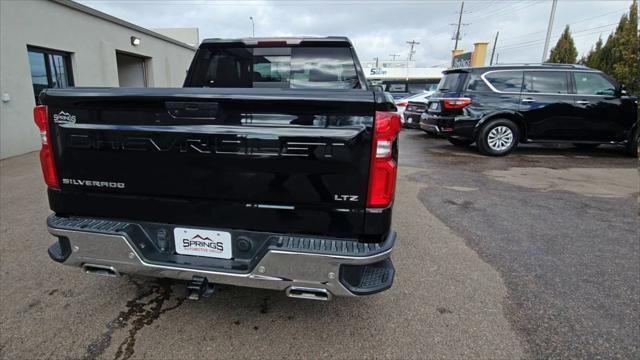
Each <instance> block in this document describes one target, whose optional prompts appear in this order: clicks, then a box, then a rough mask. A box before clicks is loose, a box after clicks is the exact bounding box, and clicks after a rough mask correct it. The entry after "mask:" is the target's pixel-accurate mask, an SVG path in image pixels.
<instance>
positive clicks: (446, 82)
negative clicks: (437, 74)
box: [437, 72, 466, 92]
mask: <svg viewBox="0 0 640 360" xmlns="http://www.w3.org/2000/svg"><path fill="white" fill-rule="evenodd" d="M465 75H466V73H459V72H454V73H446V74H444V75H443V76H442V79H440V83H438V90H437V91H440V92H442V91H456V90H458V89H459V88H460V84H461V82H462V81H463V80H464V77H465Z"/></svg>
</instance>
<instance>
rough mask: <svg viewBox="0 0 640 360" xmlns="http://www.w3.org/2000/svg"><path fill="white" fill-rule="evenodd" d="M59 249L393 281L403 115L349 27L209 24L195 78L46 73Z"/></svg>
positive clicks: (98, 269)
mask: <svg viewBox="0 0 640 360" xmlns="http://www.w3.org/2000/svg"><path fill="white" fill-rule="evenodd" d="M40 101H41V104H42V105H39V106H37V107H36V108H35V110H34V117H35V122H36V124H37V126H38V127H39V129H40V132H41V134H42V149H41V152H40V159H41V163H42V170H43V173H44V178H45V182H46V184H47V186H48V190H47V191H48V196H49V204H50V207H51V210H53V212H54V214H52V215H51V216H50V217H49V218H48V219H47V226H48V229H49V232H50V233H51V234H53V235H54V236H56V237H57V241H56V242H55V243H54V244H53V245H52V246H51V247H50V248H49V256H50V257H51V258H52V259H53V260H54V261H57V262H60V263H63V264H65V265H71V266H75V267H80V268H82V271H84V272H86V273H93V274H98V275H106V276H118V275H120V274H138V275H144V276H153V277H163V278H172V279H179V280H185V281H187V282H189V284H188V289H190V294H189V297H191V298H198V297H199V296H200V295H202V294H206V293H208V292H210V291H211V290H212V286H213V285H214V284H230V285H238V286H248V287H256V288H265V289H274V290H284V291H285V292H286V294H287V295H288V296H291V297H299V298H307V299H317V300H328V299H331V298H332V296H358V295H367V294H373V293H376V292H380V291H383V290H386V289H388V288H389V287H390V286H391V284H392V282H393V277H394V267H393V265H392V263H391V259H390V254H391V251H392V248H393V245H394V242H395V239H396V233H395V232H394V231H392V230H391V209H392V205H393V198H394V191H395V178H396V172H397V171H396V170H397V165H396V161H397V153H398V147H397V134H398V132H399V130H400V118H399V116H398V114H397V113H396V112H395V110H396V109H395V105H394V104H393V102H392V100H391V99H390V97H389V96H388V95H386V94H385V93H383V92H379V91H375V90H372V89H369V88H368V86H367V84H366V81H365V78H364V75H363V72H362V69H361V67H360V63H359V61H358V59H357V57H356V54H355V52H354V49H353V46H352V45H351V43H350V41H349V40H348V39H347V38H344V37H328V38H286V39H284V38H276V39H257V38H251V39H239V40H223V39H211V40H205V41H204V42H203V43H202V44H201V45H200V48H199V49H198V51H197V53H196V55H195V58H194V60H193V62H192V64H191V67H190V69H189V71H188V74H187V77H186V80H185V84H184V87H183V88H157V89H136V88H129V89H127V88H70V89H48V90H45V91H43V92H42V94H41V95H40Z"/></svg>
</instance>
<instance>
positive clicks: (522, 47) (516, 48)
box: [498, 29, 613, 51]
mask: <svg viewBox="0 0 640 360" xmlns="http://www.w3.org/2000/svg"><path fill="white" fill-rule="evenodd" d="M612 30H613V29H612ZM598 33H600V34H601V33H602V30H598V31H593V32H589V33H584V34H579V35H575V36H573V35H572V37H573V38H581V37H584V36H589V35H593V34H598ZM557 39H559V37H556V38H555V39H553V40H554V41H555V40H557ZM539 45H541V42H538V43H537V44H529V45H522V46H513V47H510V48H499V49H498V50H500V51H512V50H519V49H525V48H530V47H535V46H539Z"/></svg>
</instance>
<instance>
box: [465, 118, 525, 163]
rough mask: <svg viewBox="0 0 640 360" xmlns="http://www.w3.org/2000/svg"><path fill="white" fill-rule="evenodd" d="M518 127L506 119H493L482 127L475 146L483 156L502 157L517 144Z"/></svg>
mask: <svg viewBox="0 0 640 360" xmlns="http://www.w3.org/2000/svg"><path fill="white" fill-rule="evenodd" d="M519 135H520V134H519V132H518V127H517V126H516V124H514V123H513V121H511V120H508V119H494V120H490V121H489V122H488V123H486V124H485V125H483V126H482V128H481V129H480V131H479V132H478V137H477V139H476V144H477V145H478V150H480V152H481V153H483V154H485V155H491V156H503V155H507V154H508V153H510V152H511V151H512V150H513V149H514V148H515V147H516V145H517V144H518V137H519Z"/></svg>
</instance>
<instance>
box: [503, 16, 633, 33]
mask: <svg viewBox="0 0 640 360" xmlns="http://www.w3.org/2000/svg"><path fill="white" fill-rule="evenodd" d="M614 13H618V14H620V10H615V11H610V12H607V13H604V14H600V15H597V16H592V17H588V18H586V19H581V20H578V21H574V22H570V23H567V25H575V24H579V23H582V22H585V21H589V20H593V19H597V18H601V17H603V16H607V15H611V14H614ZM626 13H627V11H626V10H624V11H623V12H622V13H621V14H620V16H622V15H624V14H626ZM545 31H546V30H540V31H533V32H529V33H524V34H520V35H515V36H511V37H507V40H512V39H517V38H521V37H524V36H528V35H533V34H540V33H544V32H545Z"/></svg>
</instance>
